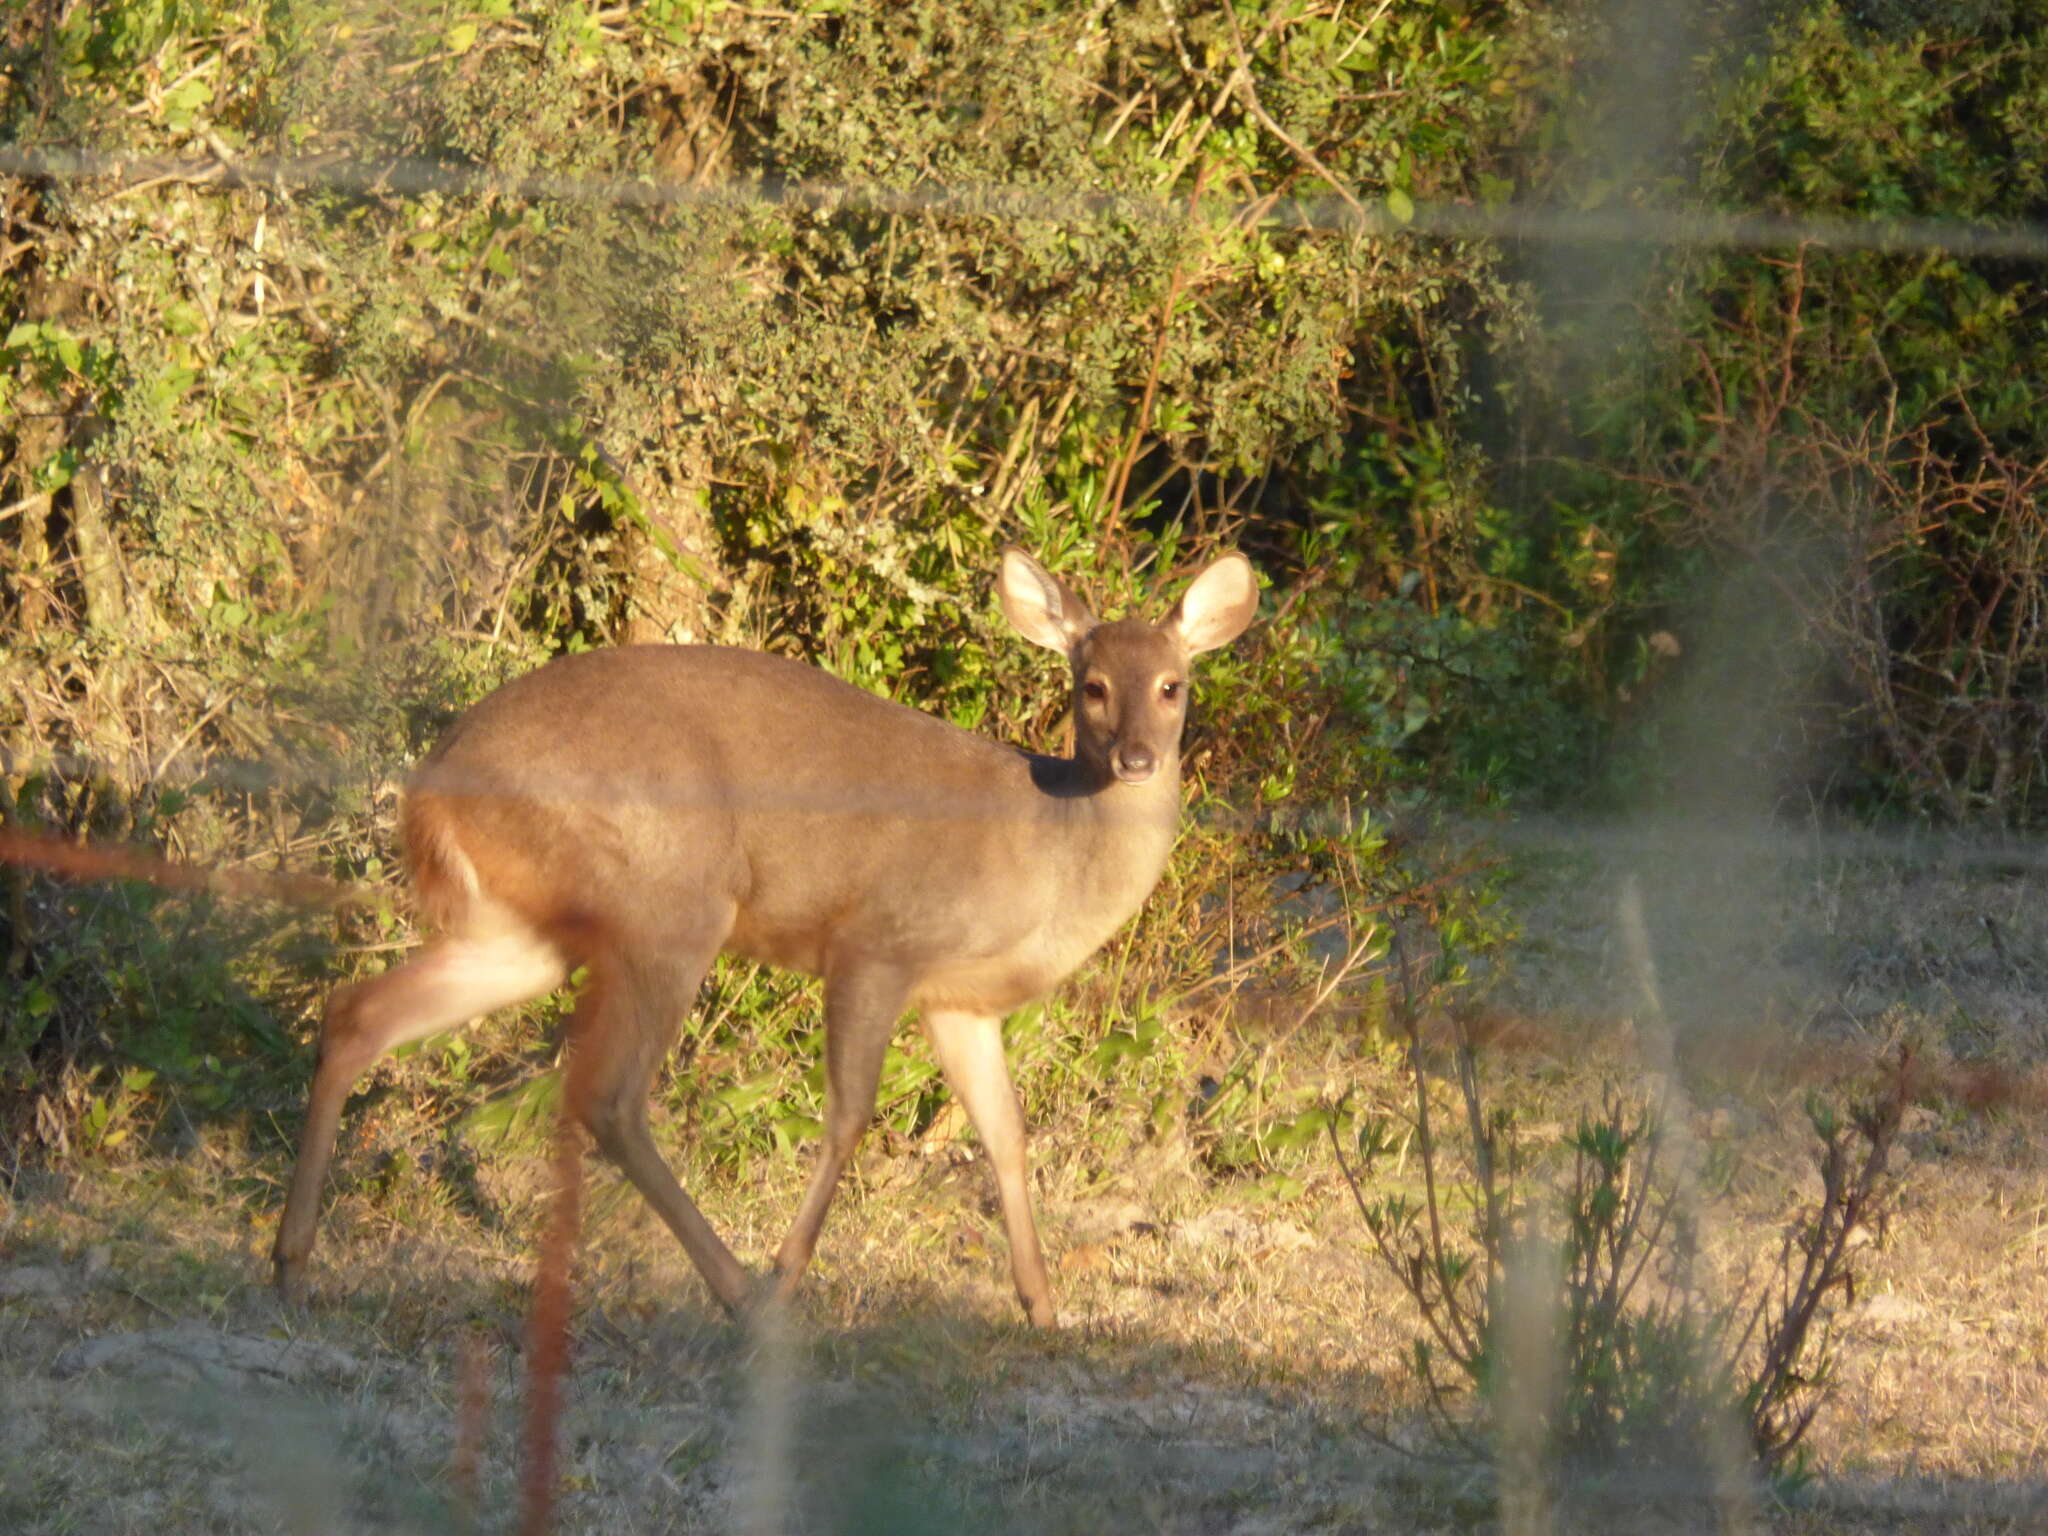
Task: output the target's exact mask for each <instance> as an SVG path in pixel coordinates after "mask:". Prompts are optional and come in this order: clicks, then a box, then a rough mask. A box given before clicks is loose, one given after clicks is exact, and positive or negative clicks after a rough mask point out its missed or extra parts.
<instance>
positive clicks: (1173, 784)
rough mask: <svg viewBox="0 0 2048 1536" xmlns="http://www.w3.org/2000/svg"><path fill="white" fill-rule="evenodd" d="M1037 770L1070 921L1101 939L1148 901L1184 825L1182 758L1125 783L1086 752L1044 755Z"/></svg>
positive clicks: (1078, 932) (1066, 919) (1078, 929)
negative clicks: (1049, 810) (1142, 779)
mask: <svg viewBox="0 0 2048 1536" xmlns="http://www.w3.org/2000/svg"><path fill="white" fill-rule="evenodd" d="M1032 777H1033V778H1034V780H1036V781H1037V784H1038V787H1039V789H1040V791H1041V792H1043V793H1044V794H1045V795H1046V796H1047V797H1048V798H1049V800H1050V802H1051V807H1052V810H1053V813H1054V814H1053V817H1052V822H1053V825H1054V827H1055V828H1056V829H1057V831H1056V833H1055V835H1056V836H1057V838H1058V840H1059V842H1060V843H1061V845H1062V846H1061V847H1060V849H1059V855H1058V861H1059V864H1060V867H1061V871H1062V881H1061V883H1062V884H1063V885H1064V886H1065V888H1066V899H1065V901H1064V902H1063V904H1062V907H1063V913H1064V921H1063V924H1062V925H1063V926H1066V925H1069V924H1070V925H1071V926H1072V927H1073V928H1074V929H1075V930H1076V936H1077V938H1078V937H1081V936H1083V935H1086V934H1093V935H1094V937H1093V939H1092V940H1090V943H1091V947H1092V945H1093V944H1096V943H1100V942H1101V941H1102V940H1103V939H1105V938H1107V937H1108V936H1109V935H1110V934H1111V933H1113V932H1114V931H1115V930H1116V929H1117V928H1119V927H1121V926H1122V924H1123V923H1124V921H1125V919H1127V918H1128V917H1130V915H1131V914H1132V913H1133V912H1135V911H1137V910H1138V908H1139V907H1140V906H1141V905H1143V903H1144V900H1145V898H1146V897H1147V896H1148V895H1150V894H1151V892H1152V888H1153V886H1155V885H1157V884H1158V883H1159V877H1160V875H1161V874H1162V873H1163V872H1164V871H1165V869H1166V860H1167V857H1168V855H1169V854H1171V853H1172V852H1173V841H1174V836H1175V834H1176V833H1177V832H1178V831H1179V828H1180V804H1181V796H1180V764H1179V762H1178V761H1177V760H1170V761H1168V762H1166V763H1163V764H1161V765H1160V768H1159V771H1158V772H1156V773H1154V774H1153V775H1152V777H1151V778H1149V779H1147V780H1146V781H1145V782H1144V783H1143V784H1125V783H1123V782H1121V781H1120V780H1118V779H1117V778H1116V777H1115V775H1113V774H1111V773H1110V772H1109V771H1108V770H1107V769H1106V768H1103V767H1100V766H1099V765H1094V764H1090V763H1087V762H1085V761H1083V760H1081V759H1078V758H1038V759H1035V760H1034V763H1033V774H1032Z"/></svg>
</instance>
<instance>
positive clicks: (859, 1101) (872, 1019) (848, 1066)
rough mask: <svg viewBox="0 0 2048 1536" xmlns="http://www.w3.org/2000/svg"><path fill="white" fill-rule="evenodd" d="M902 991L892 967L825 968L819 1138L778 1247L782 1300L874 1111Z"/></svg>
mask: <svg viewBox="0 0 2048 1536" xmlns="http://www.w3.org/2000/svg"><path fill="white" fill-rule="evenodd" d="M905 995H906V990H905V986H904V983H903V980H902V978H901V977H899V976H898V975H896V973H895V972H894V971H884V970H880V969H875V968H859V969H854V968H841V967H832V968H829V969H828V970H827V972H826V975H825V1144H824V1145H823V1146H822V1147H820V1148H819V1149H818V1161H817V1165H816V1166H815V1167H814V1168H813V1169H812V1170H811V1181H810V1184H809V1186H808V1187H807V1188H806V1189H805V1190H804V1198H803V1203H802V1204H801V1205H799V1206H798V1207H797V1213H796V1219H795V1220H794V1221H792V1222H791V1223H790V1227H789V1235H788V1236H787V1237H785V1238H784V1239H783V1240H782V1246H781V1248H779V1249H777V1250H776V1254H775V1275H774V1279H773V1282H772V1289H771V1291H770V1295H771V1297H772V1298H773V1299H774V1300H776V1301H786V1300H788V1298H789V1296H790V1294H791V1293H792V1292H794V1291H795V1289H796V1283H797V1281H798V1280H800V1279H802V1278H803V1272H804V1269H805V1267H806V1266H807V1265H808V1264H809V1263H810V1262H811V1252H812V1250H813V1249H814V1248H816V1247H817V1243H818V1232H819V1230H820V1229H821V1228H823V1226H824V1225H825V1212H826V1210H827V1209H828V1208H830V1206H831V1204H832V1196H833V1193H834V1192H835V1191H836V1190H837V1189H838V1187H839V1179H840V1175H842V1174H843V1173H844V1172H845V1171H846V1165H847V1163H848V1162H849V1161H851V1160H852V1157H853V1149H854V1148H855V1147H857V1146H859V1145H860V1138H861V1135H862V1133H864V1132H865V1131H866V1130H867V1128H868V1122H869V1121H870V1120H872V1119H873V1118H874V1117H875V1091H876V1089H877V1088H878V1087H879V1086H880V1085H881V1081H882V1058H883V1057H884V1056H885V1055H887V1054H888V1050H889V1037H890V1035H891V1034H893V1033H894V1031H895V1027H896V1020H897V1018H898V1016H899V1015H901V1014H902V1012H903V1002H904V998H905Z"/></svg>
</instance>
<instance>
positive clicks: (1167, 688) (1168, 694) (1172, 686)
mask: <svg viewBox="0 0 2048 1536" xmlns="http://www.w3.org/2000/svg"><path fill="white" fill-rule="evenodd" d="M1187 686H1188V685H1187V684H1186V683H1183V682H1181V681H1180V680H1178V679H1174V680H1173V681H1170V682H1164V683H1161V684H1160V685H1159V697H1161V698H1162V699H1164V700H1166V702H1167V703H1169V704H1172V703H1175V702H1176V701H1178V700H1179V698H1180V696H1181V694H1182V693H1183V692H1185V691H1186V689H1187Z"/></svg>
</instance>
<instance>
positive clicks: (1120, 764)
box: [1109, 742, 1159, 784]
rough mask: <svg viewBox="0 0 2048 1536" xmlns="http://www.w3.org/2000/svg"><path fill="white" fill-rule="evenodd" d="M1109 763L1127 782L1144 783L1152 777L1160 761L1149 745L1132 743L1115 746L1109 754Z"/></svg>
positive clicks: (1117, 774) (1120, 777) (1119, 776)
mask: <svg viewBox="0 0 2048 1536" xmlns="http://www.w3.org/2000/svg"><path fill="white" fill-rule="evenodd" d="M1109 763H1110V766H1111V767H1112V768H1114V769H1115V770H1116V776H1117V777H1118V778H1119V779H1122V780H1123V781H1124V783H1126V784H1142V783H1144V782H1145V781H1146V780H1147V779H1149V778H1151V777H1152V772H1153V770H1154V769H1156V768H1157V767H1158V766H1159V761H1158V759H1157V758H1155V757H1154V756H1153V755H1152V749H1151V748H1150V747H1147V746H1142V745H1139V744H1138V743H1135V742H1134V743H1132V744H1131V745H1130V746H1121V745H1119V746H1118V747H1116V748H1115V750H1113V751H1112V752H1111V753H1110V754H1109Z"/></svg>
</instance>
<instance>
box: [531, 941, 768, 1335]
mask: <svg viewBox="0 0 2048 1536" xmlns="http://www.w3.org/2000/svg"><path fill="white" fill-rule="evenodd" d="M714 926H715V928H716V931H715V932H707V933H705V934H703V935H701V936H699V937H698V938H697V939H695V940H693V941H690V942H686V943H684V944H681V945H674V944H670V945H668V946H667V947H666V948H665V950H663V951H661V952H660V954H659V958H648V959H639V958H632V957H630V956H629V955H627V954H625V953H621V952H614V953H611V954H603V953H600V954H598V955H595V956H593V957H592V959H591V962H590V980H589V982H588V984H587V985H586V986H585V988H584V992H583V996H582V998H581V999H580V1000H579V1001H578V1003H577V1005H576V1016H575V1018H574V1019H573V1020H572V1021H571V1022H570V1025H569V1030H570V1036H569V1038H570V1040H571V1042H572V1044H571V1049H572V1050H574V1051H576V1052H577V1053H578V1055H579V1058H580V1059H579V1060H577V1061H576V1062H575V1064H574V1066H573V1069H572V1071H571V1074H570V1077H571V1081H572V1082H573V1083H574V1084H575V1085H576V1087H575V1090H574V1092H573V1094H572V1102H571V1103H570V1104H569V1106H568V1107H569V1110H570V1112H571V1113H572V1114H574V1115H575V1116H576V1118H577V1119H578V1120H580V1121H581V1122H582V1123H583V1125H584V1127H585V1128H586V1129H587V1130H588V1131H589V1132H590V1134H591V1136H592V1138H593V1139H594V1140H595V1141H596V1142H597V1145H598V1148H599V1149H600V1150H601V1151H602V1152H603V1153H604V1154H605V1156H606V1157H608V1158H610V1159H611V1161H612V1162H613V1163H615V1164H616V1165H617V1166H618V1169H619V1171H620V1172H621V1173H623V1174H625V1176H626V1177H627V1179H628V1180H630V1181H631V1182H632V1185H633V1187H634V1188H635V1189H637V1190H639V1191H640V1194H641V1197H642V1198H643V1199H645V1200H646V1202H647V1203H648V1204H649V1205H650V1206H652V1207H653V1208H654V1212H655V1214H656V1215H658V1216H659V1217H661V1219H662V1220H663V1221H664V1222H666V1223H667V1224H668V1228H669V1230H670V1231H671V1232H673V1233H675V1235H676V1238H677V1240H678V1241H680V1242H681V1243H682V1245H683V1251H684V1252H685V1253H687V1254H688V1255H689V1256H690V1262H691V1263H693V1264H695V1265H696V1266H697V1272H698V1273H699V1274H701V1275H702V1276H703V1277H704V1283H705V1284H706V1285H708V1286H710V1287H711V1293H712V1295H714V1296H716V1297H717V1298H718V1300H719V1302H720V1304H721V1305H723V1306H724V1307H725V1309H726V1310H727V1311H728V1312H731V1313H738V1312H739V1311H741V1310H742V1309H743V1308H744V1306H745V1305H746V1301H747V1292H748V1283H749V1282H748V1277H747V1272H746V1270H745V1269H744V1268H743V1267H741V1265H740V1262H739V1260H738V1259H736V1258H734V1257H733V1255H732V1250H731V1249H730V1248H728V1247H726V1245H725V1242H724V1240H723V1239H722V1238H720V1237H719V1235H718V1234H717V1232H715V1231H713V1230H712V1227H711V1223H709V1222H708V1221H706V1220H705V1219H704V1216H703V1213H702V1212H701V1211H699V1210H698V1209H697V1204H696V1202H695V1201H694V1200H692V1199H691V1198H690V1197H689V1195H688V1194H687V1193H685V1192H684V1190H683V1187H682V1185H681V1184H679V1183H677V1182H676V1176H675V1174H674V1173H673V1172H672V1171H671V1170H670V1168H669V1166H668V1164H667V1163H666V1162H665V1161H663V1159H662V1156H661V1152H660V1150H659V1149H658V1148H657V1147H656V1146H655V1144H654V1136H653V1133H652V1132H651V1131H650V1130H649V1129H648V1124H647V1105H648V1097H649V1094H650V1093H651V1091H652V1087H653V1083H654V1074H655V1072H656V1071H657V1070H658V1069H659V1068H660V1066H661V1061H662V1058H663V1057H664V1056H666V1055H667V1054H668V1051H669V1048H670V1046H671V1045H673V1044H674V1042H675V1037H676V1033H677V1030H678V1029H679V1028H680V1027H681V1024H682V1019H683V1015H684V1013H685V1012H687V1011H688V1009H689V1006H690V1003H691V1000H692V999H693V998H695V996H696V994H697V987H698V985H699V983H701V982H702V981H703V979H704V973H705V972H706V971H707V970H709V969H710V968H711V962H712V960H713V958H715V957H716V955H717V953H718V949H719V945H720V944H721V943H722V942H723V940H724V937H725V933H726V931H727V930H728V929H729V928H730V926H731V916H730V913H728V914H727V916H726V921H725V922H724V923H723V924H719V925H714ZM647 953H648V954H649V955H653V954H655V953H656V951H654V950H652V949H651V948H650V949H649V950H648V951H647Z"/></svg>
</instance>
